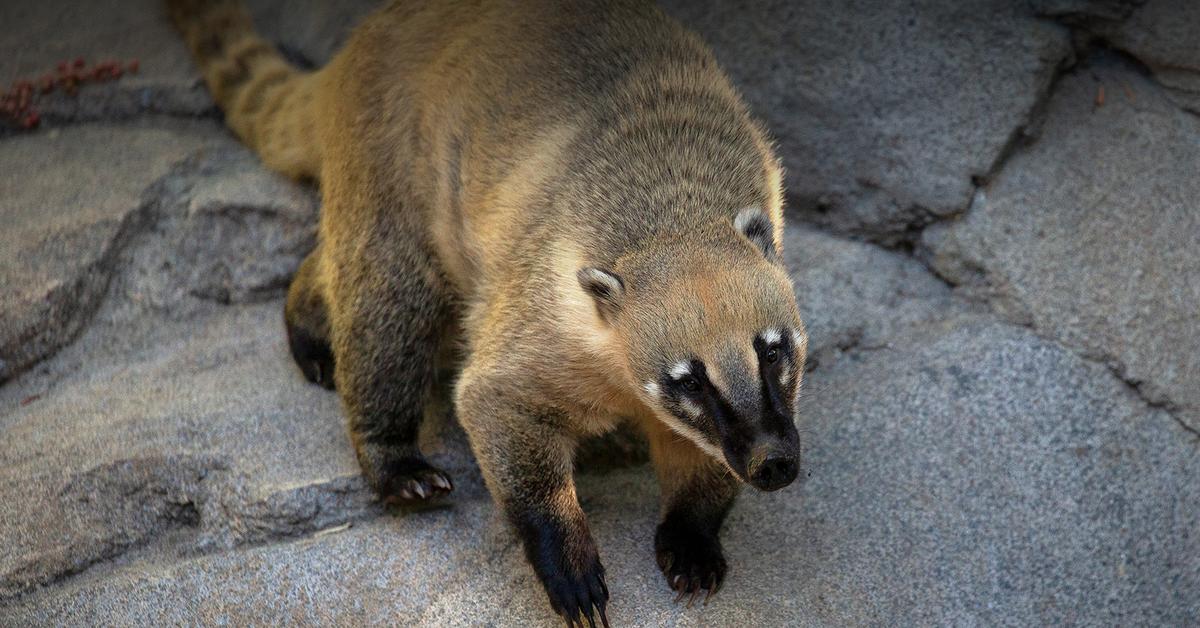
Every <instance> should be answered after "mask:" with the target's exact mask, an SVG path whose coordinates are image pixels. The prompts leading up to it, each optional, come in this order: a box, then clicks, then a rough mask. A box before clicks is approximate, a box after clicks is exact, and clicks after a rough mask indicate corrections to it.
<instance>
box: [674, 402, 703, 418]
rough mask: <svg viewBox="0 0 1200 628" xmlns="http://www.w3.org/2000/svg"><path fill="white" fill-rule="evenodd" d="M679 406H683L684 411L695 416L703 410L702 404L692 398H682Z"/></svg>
mask: <svg viewBox="0 0 1200 628" xmlns="http://www.w3.org/2000/svg"><path fill="white" fill-rule="evenodd" d="M679 407H681V408H683V411H684V412H686V413H688V414H690V415H692V416H693V417H698V416H700V413H701V412H702V410H701V409H700V406H698V405H696V402H694V401H692V400H691V399H680V400H679Z"/></svg>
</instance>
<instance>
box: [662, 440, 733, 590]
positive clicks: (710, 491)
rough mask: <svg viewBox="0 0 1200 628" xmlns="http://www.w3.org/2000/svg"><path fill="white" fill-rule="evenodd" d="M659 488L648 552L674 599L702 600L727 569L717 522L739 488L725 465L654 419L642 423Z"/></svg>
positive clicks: (723, 514) (722, 519) (727, 509)
mask: <svg viewBox="0 0 1200 628" xmlns="http://www.w3.org/2000/svg"><path fill="white" fill-rule="evenodd" d="M643 429H644V430H645V431H646V436H647V438H648V439H649V441H650V457H651V459H652V460H653V462H654V468H655V473H656V474H657V475H658V483H659V488H660V490H661V491H662V520H661V522H660V523H659V524H658V530H657V531H655V534H654V554H655V558H656V559H657V562H658V567H659V569H661V570H662V572H663V575H664V576H666V578H667V585H668V586H669V587H671V589H673V590H675V591H676V592H677V593H678V595H677V596H676V597H675V601H676V602H678V601H679V600H680V599H682V598H683V597H684V596H685V595H687V596H689V599H688V606H691V604H692V602H694V601H695V599H696V598H697V597H698V596H699V595H700V593H701V592H702V591H706V593H705V594H704V601H705V602H707V601H708V598H710V597H712V595H713V594H714V593H716V592H717V590H718V589H720V588H721V582H722V581H723V580H724V579H725V572H726V570H727V568H728V566H727V564H726V562H725V553H724V551H723V549H722V548H721V539H720V532H721V524H722V523H724V521H725V516H726V515H727V514H729V509H730V508H732V507H733V501H734V498H736V497H737V494H738V491H739V489H740V486H741V485H740V484H739V483H738V480H737V479H736V478H735V477H733V475H732V474H731V473H730V472H729V470H728V469H726V468H725V466H724V465H722V464H721V463H720V462H718V461H716V460H714V459H713V458H712V457H711V456H709V455H708V454H706V453H704V452H703V451H700V449H699V448H698V447H696V446H695V445H694V444H692V443H691V442H690V441H688V440H685V439H684V438H683V437H681V436H679V435H677V434H675V433H674V432H672V431H671V430H669V429H668V428H667V427H666V426H665V425H663V424H661V423H659V422H658V421H657V420H654V419H647V420H646V421H645V423H644V425H643Z"/></svg>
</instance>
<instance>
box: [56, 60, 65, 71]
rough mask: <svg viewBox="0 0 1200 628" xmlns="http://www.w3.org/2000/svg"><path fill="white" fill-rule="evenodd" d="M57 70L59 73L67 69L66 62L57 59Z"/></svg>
mask: <svg viewBox="0 0 1200 628" xmlns="http://www.w3.org/2000/svg"><path fill="white" fill-rule="evenodd" d="M58 71H59V72H60V73H61V72H66V71H67V62H66V61H59V62H58Z"/></svg>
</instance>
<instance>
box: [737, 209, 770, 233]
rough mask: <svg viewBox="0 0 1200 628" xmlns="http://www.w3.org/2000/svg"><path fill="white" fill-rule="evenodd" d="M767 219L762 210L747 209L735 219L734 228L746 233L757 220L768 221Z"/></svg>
mask: <svg viewBox="0 0 1200 628" xmlns="http://www.w3.org/2000/svg"><path fill="white" fill-rule="evenodd" d="M766 218H767V215H766V214H764V213H763V211H762V210H761V209H759V208H757V207H747V208H745V209H743V210H742V211H740V212H738V215H737V217H735V218H734V219H733V228H734V229H737V230H738V231H741V232H742V233H745V232H746V229H747V228H748V227H749V226H750V224H751V223H752V222H754V221H755V220H766Z"/></svg>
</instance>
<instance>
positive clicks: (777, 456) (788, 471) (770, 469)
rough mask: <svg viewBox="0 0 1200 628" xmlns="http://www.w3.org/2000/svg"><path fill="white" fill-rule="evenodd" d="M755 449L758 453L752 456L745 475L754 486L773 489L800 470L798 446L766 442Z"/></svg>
mask: <svg viewBox="0 0 1200 628" xmlns="http://www.w3.org/2000/svg"><path fill="white" fill-rule="evenodd" d="M757 449H758V450H759V452H760V453H758V454H757V455H755V456H753V457H752V458H751V459H750V464H749V465H747V467H746V476H747V478H749V481H750V484H751V485H752V486H753V487H754V488H757V489H759V490H762V491H775V490H779V489H781V488H783V487H785V486H787V485H788V484H791V483H792V481H793V480H795V479H796V474H798V473H799V472H800V448H799V447H798V446H793V447H790V448H787V447H775V446H772V445H770V444H767V445H764V446H762V447H758V448H757Z"/></svg>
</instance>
